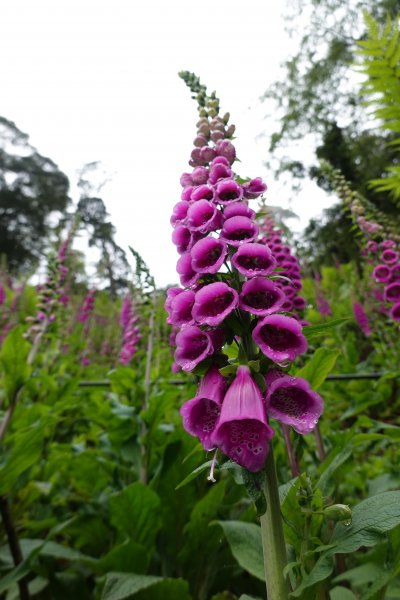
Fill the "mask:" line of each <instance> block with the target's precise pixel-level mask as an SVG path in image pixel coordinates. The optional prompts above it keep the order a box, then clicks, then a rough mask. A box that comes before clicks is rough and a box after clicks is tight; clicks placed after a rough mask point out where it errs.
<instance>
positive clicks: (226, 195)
mask: <svg viewBox="0 0 400 600" xmlns="http://www.w3.org/2000/svg"><path fill="white" fill-rule="evenodd" d="M242 196H243V189H242V186H241V185H239V184H238V183H236V181H235V180H234V179H223V180H222V181H220V182H219V183H217V185H216V186H215V196H214V201H215V202H218V203H219V204H223V205H229V204H232V203H233V202H239V201H240V200H241V199H242Z"/></svg>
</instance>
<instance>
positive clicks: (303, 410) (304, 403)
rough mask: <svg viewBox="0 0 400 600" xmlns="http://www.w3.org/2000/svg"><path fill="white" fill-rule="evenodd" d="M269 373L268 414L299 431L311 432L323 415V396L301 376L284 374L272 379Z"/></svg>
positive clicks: (267, 379) (267, 380)
mask: <svg viewBox="0 0 400 600" xmlns="http://www.w3.org/2000/svg"><path fill="white" fill-rule="evenodd" d="M271 379H272V378H271V377H270V373H268V374H267V377H266V382H267V392H266V404H267V414H268V416H270V417H272V418H273V419H276V420H277V421H280V422H281V423H284V424H285V425H290V426H291V427H293V429H295V430H296V431H297V433H301V434H303V435H304V434H306V433H310V431H312V430H313V429H314V427H315V425H316V424H317V422H318V419H319V417H320V416H321V414H322V412H323V409H324V405H323V401H322V398H321V396H319V394H317V392H314V390H312V389H311V387H310V384H309V383H308V381H306V380H305V379H302V378H301V377H292V376H290V375H283V376H280V377H276V378H274V380H273V381H272V382H271V383H269V381H271Z"/></svg>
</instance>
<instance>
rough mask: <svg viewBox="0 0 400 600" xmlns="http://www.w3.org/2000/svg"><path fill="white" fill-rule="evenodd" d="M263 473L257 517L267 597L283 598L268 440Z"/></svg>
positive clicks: (282, 552) (282, 555)
mask: <svg viewBox="0 0 400 600" xmlns="http://www.w3.org/2000/svg"><path fill="white" fill-rule="evenodd" d="M264 473H265V478H264V482H263V492H264V494H265V498H266V501H267V510H266V512H265V513H264V514H263V515H262V516H261V517H260V524H261V537H262V546H263V553H264V569H265V579H266V582H267V596H268V600H287V599H288V597H289V587H288V584H287V581H286V579H285V577H284V574H283V571H284V568H285V567H286V564H287V557H286V546H285V539H284V536H283V527H282V517H281V509H280V502H279V492H278V480H277V477H276V470H275V461H274V454H273V450H272V444H271V445H270V448H269V452H268V456H267V460H266V463H265V469H264Z"/></svg>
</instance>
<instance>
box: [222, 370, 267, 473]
mask: <svg viewBox="0 0 400 600" xmlns="http://www.w3.org/2000/svg"><path fill="white" fill-rule="evenodd" d="M273 435H274V431H273V429H272V428H271V427H270V426H269V425H268V423H267V418H266V412H265V403H264V399H263V397H262V394H261V391H260V388H259V387H258V385H257V384H256V383H255V381H254V380H253V378H252V377H251V374H250V369H249V368H248V367H246V366H243V365H242V366H240V367H239V368H238V370H237V374H236V377H235V379H234V380H233V382H232V383H231V385H230V387H229V389H228V391H227V392H226V394H225V397H224V400H223V402H222V407H221V414H220V416H219V419H218V422H217V425H216V427H215V430H214V432H213V434H212V436H211V440H212V442H213V443H214V444H215V445H216V446H218V448H220V450H221V451H222V452H223V453H224V454H225V455H226V456H229V458H231V459H232V460H233V461H235V462H237V463H238V464H239V465H241V466H242V467H245V468H246V469H248V470H249V471H253V472H255V471H259V470H260V469H262V467H263V466H264V463H265V459H266V457H267V454H268V449H269V442H270V440H271V439H272V437H273Z"/></svg>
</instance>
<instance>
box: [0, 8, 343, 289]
mask: <svg viewBox="0 0 400 600" xmlns="http://www.w3.org/2000/svg"><path fill="white" fill-rule="evenodd" d="M284 8H285V2H284V0H248V1H247V2H243V1H239V0H236V1H235V0H201V1H198V2H192V1H191V0H96V1H92V0H57V1H55V0H34V1H33V0H1V1H0V65H1V79H2V86H1V87H2V90H1V94H0V115H2V116H4V117H6V118H7V119H10V120H12V121H15V123H16V124H17V126H18V127H19V128H20V129H21V130H22V131H24V132H26V133H28V134H29V136H30V141H31V143H32V144H33V145H34V146H36V147H37V149H38V150H39V152H40V153H41V154H44V155H45V156H49V158H51V159H52V160H54V161H55V162H56V163H57V164H58V166H59V168H60V169H61V170H63V171H64V172H65V173H66V174H67V175H68V176H69V177H70V179H71V183H73V182H74V179H75V175H76V172H77V170H78V169H79V168H81V167H82V165H83V164H84V163H88V162H92V161H102V163H103V164H104V165H105V167H106V169H107V170H108V171H109V172H110V173H111V174H113V180H112V182H110V183H109V184H107V185H106V186H105V187H104V188H103V190H102V197H103V199H104V201H105V203H106V206H107V209H108V211H109V213H110V215H111V220H112V222H113V223H114V225H115V226H116V229H117V236H116V241H117V243H119V244H120V245H121V246H122V247H124V248H125V249H127V246H128V244H129V245H131V246H133V247H134V248H135V249H136V250H138V251H139V252H140V253H141V255H142V257H143V258H144V260H145V261H146V262H147V264H148V265H149V267H150V270H151V272H152V274H153V275H154V276H155V279H156V282H157V284H158V285H160V286H161V285H166V284H167V283H174V282H176V280H177V276H176V274H175V264H176V260H177V258H178V255H177V253H176V250H175V247H174V246H173V245H172V242H171V241H170V237H171V229H170V225H169V216H170V213H171V210H172V207H173V205H174V204H175V203H176V202H177V201H178V200H179V196H180V190H181V188H180V185H179V177H180V175H181V173H182V172H183V171H187V170H188V169H190V168H189V167H188V164H187V162H188V159H189V155H190V152H191V149H192V140H193V138H194V135H195V129H196V128H195V124H196V121H197V110H196V103H195V101H194V100H192V99H191V97H190V93H189V90H188V89H187V88H186V86H185V85H184V83H183V82H182V80H181V79H180V78H179V77H178V75H177V73H178V71H180V70H190V71H194V72H195V73H196V74H197V75H199V76H200V78H201V81H202V83H204V84H205V85H207V88H208V90H209V91H212V90H214V89H215V90H216V92H217V95H218V96H219V98H220V100H221V107H222V110H223V112H225V111H229V112H230V113H231V122H233V123H235V124H236V127H237V129H236V135H237V139H236V141H235V145H236V149H237V153H238V156H239V158H240V159H241V161H242V162H241V163H235V170H236V171H237V172H238V174H239V175H242V176H251V177H258V176H261V177H263V178H264V179H265V181H266V182H267V184H268V186H269V192H268V196H267V200H268V201H269V202H270V203H271V204H272V205H281V206H285V207H287V206H288V205H289V200H288V198H287V196H286V195H284V194H283V190H282V186H280V185H278V184H277V183H276V182H274V181H273V180H272V176H271V175H270V174H269V173H268V172H267V171H266V168H265V167H264V165H263V161H265V160H266V159H267V158H268V157H267V141H266V140H265V139H262V138H261V139H257V136H259V134H260V133H262V132H263V131H266V130H270V131H271V130H273V128H272V127H271V121H270V120H268V119H267V118H266V112H267V107H266V106H265V105H263V104H261V102H260V100H259V98H260V97H261V95H262V94H263V92H265V90H266V88H267V87H268V85H269V84H270V83H272V82H273V81H274V80H275V79H277V78H278V77H279V74H280V70H279V64H280V62H281V61H282V60H283V59H284V58H285V57H286V56H287V55H288V53H289V51H290V48H293V42H292V41H291V40H289V39H288V38H287V36H286V34H285V32H284V29H283V20H282V18H281V16H280V15H281V12H282V11H283V10H284ZM71 193H72V196H73V199H74V200H75V201H77V199H78V194H77V193H76V190H75V188H74V187H72V189H71ZM285 194H286V192H285ZM330 203H331V201H330V200H329V199H328V198H326V197H325V195H324V194H323V193H322V192H319V191H318V190H317V189H316V188H315V187H311V188H308V189H306V191H305V193H303V194H302V196H300V197H299V198H297V199H295V200H294V201H293V202H292V204H291V207H292V209H293V210H294V211H295V212H297V213H298V214H300V216H301V221H300V225H302V226H304V225H305V224H306V223H307V221H308V219H309V218H310V217H311V216H315V215H317V214H319V213H320V212H321V210H322V208H324V207H326V206H328V205H330ZM294 225H295V226H296V227H297V228H298V227H299V225H298V224H294Z"/></svg>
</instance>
